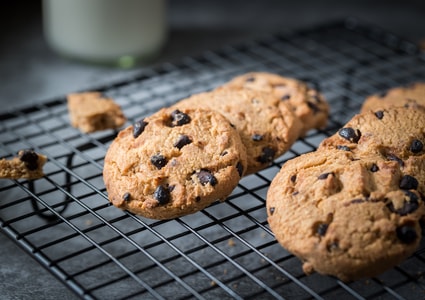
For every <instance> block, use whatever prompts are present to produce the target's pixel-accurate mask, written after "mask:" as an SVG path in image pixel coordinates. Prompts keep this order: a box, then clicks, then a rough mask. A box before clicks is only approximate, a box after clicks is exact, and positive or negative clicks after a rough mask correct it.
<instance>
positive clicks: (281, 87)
mask: <svg viewBox="0 0 425 300" xmlns="http://www.w3.org/2000/svg"><path fill="white" fill-rule="evenodd" d="M222 88H225V89H236V90H241V89H244V90H247V89H248V90H256V91H262V92H265V93H269V94H273V95H274V96H275V97H277V98H278V99H280V100H281V101H284V102H287V103H288V104H289V105H290V107H291V109H292V110H293V111H294V113H295V115H296V116H297V117H298V118H299V119H300V120H301V122H302V125H303V129H302V131H301V136H304V135H305V134H306V133H307V131H309V130H310V129H314V128H316V129H318V128H324V127H325V126H326V124H327V119H328V115H329V105H328V103H327V102H326V101H325V99H324V97H323V95H322V94H321V93H319V92H318V91H317V90H315V89H314V88H310V87H309V86H308V85H307V84H306V83H304V82H303V81H300V80H297V79H294V78H288V77H282V76H280V75H277V74H272V73H266V72H251V73H247V74H244V75H240V76H237V77H235V78H233V79H232V80H230V81H229V82H228V83H226V84H224V85H223V86H222V87H220V88H219V89H222Z"/></svg>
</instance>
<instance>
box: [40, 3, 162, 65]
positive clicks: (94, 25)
mask: <svg viewBox="0 0 425 300" xmlns="http://www.w3.org/2000/svg"><path fill="white" fill-rule="evenodd" d="M165 1H166V0H43V22H44V24H43V25H44V34H45V38H46V40H47V43H48V44H49V45H50V47H51V48H52V49H54V50H55V51H56V52H58V53H59V54H61V55H63V56H67V57H70V58H75V59H79V60H83V61H88V62H93V63H101V64H110V65H112V64H113V65H117V66H120V67H131V66H133V65H134V64H135V63H136V62H138V61H145V60H150V59H152V58H153V57H155V56H156V55H158V53H159V51H160V50H161V47H162V46H163V44H164V42H165V39H166V35H167V28H166V27H167V22H166V3H165Z"/></svg>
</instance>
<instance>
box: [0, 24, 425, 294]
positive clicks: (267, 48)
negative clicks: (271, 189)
mask: <svg viewBox="0 0 425 300" xmlns="http://www.w3.org/2000/svg"><path fill="white" fill-rule="evenodd" d="M249 71H268V72H275V73H278V74H281V75H284V76H289V77H295V78H299V79H302V80H305V81H307V82H308V83H310V84H312V85H315V86H316V87H317V88H319V89H320V90H321V91H322V93H323V94H324V95H325V97H326V98H327V100H328V101H329V102H330V104H331V108H332V113H331V116H330V120H329V126H328V127H327V128H326V129H325V130H321V131H315V130H313V131H310V132H309V133H308V134H307V136H306V137H305V138H302V139H299V140H298V141H297V142H296V143H295V144H294V146H293V147H292V148H291V150H290V151H289V152H287V153H286V154H285V155H283V156H282V157H280V158H278V159H277V160H276V161H275V162H274V163H273V164H272V165H270V167H268V168H266V169H265V170H263V171H261V172H259V173H257V174H253V175H250V176H247V177H245V178H243V179H242V180H241V181H240V184H239V185H238V187H237V188H236V189H235V190H234V191H233V193H232V195H231V196H230V197H229V198H228V199H227V200H226V201H225V202H223V203H215V204H213V205H211V206H210V207H208V208H206V209H205V210H203V211H201V212H198V213H196V214H193V215H189V216H185V217H182V218H178V219H174V220H168V221H157V220H149V219H144V218H141V217H138V216H135V215H132V214H130V213H128V212H125V211H121V210H119V209H117V208H115V207H113V206H111V205H110V204H109V202H108V200H107V195H106V191H105V187H104V184H103V180H102V166H103V157H104V155H105V152H106V150H107V148H108V145H109V144H110V142H111V141H112V140H113V138H114V137H115V135H116V132H114V131H112V130H111V131H102V132H97V133H93V134H83V133H81V132H79V131H78V130H77V129H75V128H72V127H71V126H70V125H69V117H68V112H67V107H66V100H65V98H60V99H56V100H53V101H49V102H46V103H41V104H36V105H34V106H31V107H28V108H24V109H21V110H13V111H10V112H7V113H2V114H0V121H1V123H0V157H5V158H11V157H12V156H13V155H15V154H16V152H17V151H18V150H20V149H25V148H33V149H35V150H36V151H38V152H40V153H43V154H45V155H47V156H48V162H47V164H46V165H45V168H44V171H45V176H44V177H43V178H41V179H38V180H35V181H27V180H2V181H0V199H1V200H0V228H1V230H2V232H3V233H4V234H6V235H7V236H9V237H10V238H11V239H12V240H13V241H15V242H16V243H17V244H18V245H19V246H21V247H22V248H23V249H24V250H25V251H26V252H27V253H28V254H29V255H30V256H31V257H33V258H34V259H35V260H36V261H38V262H39V263H40V264H41V265H42V266H44V267H45V268H46V269H47V270H49V271H50V272H51V273H52V274H53V275H54V276H56V277H57V278H58V280H60V281H61V282H62V283H63V284H65V285H66V286H67V287H69V288H70V289H71V290H72V291H74V292H75V294H77V295H78V296H80V297H81V298H85V299H111V298H113V299H140V298H143V299H192V298H199V299H217V298H221V299H257V298H261V299H274V298H276V299H286V298H287V299H311V298H317V299H325V298H326V299H350V298H354V299H365V298H367V299H393V298H395V299H404V298H409V299H423V298H424V297H425V277H424V272H425V243H424V242H422V243H421V246H420V247H419V249H418V250H417V252H416V253H415V254H414V255H413V256H411V257H410V258H409V259H407V260H406V261H405V262H403V263H402V264H401V265H400V266H397V267H395V268H393V269H392V270H389V271H388V272H386V273H384V274H382V275H381V276H379V277H377V278H369V279H365V280H361V281H356V282H351V283H343V282H341V281H339V280H337V279H335V278H331V277H328V276H322V275H319V274H313V275H310V276H306V275H305V274H303V272H302V270H301V263H300V261H299V260H298V259H297V258H296V257H294V256H293V255H291V254H290V253H288V252H287V251H286V250H285V249H283V248H282V247H281V246H280V245H279V244H278V243H277V242H276V241H275V239H274V237H273V234H272V232H271V231H270V229H269V227H268V224H267V220H266V210H265V197H266V192H267V188H268V186H269V184H270V181H271V180H272V179H273V177H274V175H275V174H276V173H277V172H278V171H279V169H280V167H281V165H282V164H283V163H284V162H285V161H286V160H288V159H291V158H293V157H295V156H298V155H300V154H302V153H305V152H309V151H312V150H314V149H315V147H316V146H317V145H318V144H319V143H320V141H321V140H323V139H324V138H325V137H327V136H329V135H331V134H333V133H334V132H335V131H336V130H337V129H338V128H339V127H341V126H342V124H344V123H345V122H346V121H347V120H349V119H350V118H351V117H352V116H353V115H354V114H355V113H356V112H358V110H359V107H360V105H361V103H362V101H363V99H364V98H365V97H366V96H367V95H370V94H372V93H376V92H380V91H384V90H386V89H388V88H390V87H393V86H398V85H402V84H407V83H410V82H414V81H418V80H423V79H424V78H425V55H424V54H423V53H421V52H420V51H419V50H418V49H417V48H416V46H415V45H414V44H412V43H409V42H407V41H404V40H402V39H400V38H398V37H396V36H394V35H392V34H390V33H387V32H385V31H383V30H381V29H379V28H376V27H373V26H369V25H364V24H359V23H358V22H357V21H356V20H354V19H349V20H345V21H343V22H337V23H333V24H328V25H325V26H322V27H319V28H315V29H312V30H306V31H298V32H294V33H283V34H277V35H272V36H269V37H265V38H264V39H262V40H260V41H249V42H247V43H244V44H241V45H237V46H228V47H224V48H222V49H220V50H218V51H211V52H206V53H204V54H203V55H201V56H199V57H196V58H192V57H187V58H185V59H183V60H182V61H181V62H180V63H178V64H164V65H162V66H161V67H158V68H154V69H151V70H147V71H144V72H143V73H141V74H140V75H138V76H136V77H134V78H131V79H129V80H127V81H125V82H120V83H117V84H114V85H110V86H106V87H103V88H102V89H100V90H101V91H102V92H103V93H104V94H106V95H108V96H111V97H113V98H114V99H115V100H116V101H117V102H118V103H119V104H120V105H121V106H122V108H123V110H124V113H125V114H126V116H127V117H128V119H129V124H130V123H132V122H135V121H136V120H139V119H141V118H143V117H145V116H148V115H150V114H151V113H153V112H155V111H156V110H158V109H159V108H161V107H163V106H168V105H170V104H172V103H174V102H176V101H178V100H179V99H181V98H184V97H187V96H189V95H190V94H194V93H198V92H202V91H206V90H209V89H212V88H214V87H216V86H218V85H220V84H221V83H224V82H225V81H227V80H229V79H230V78H232V77H233V76H236V75H238V74H241V73H245V72H249Z"/></svg>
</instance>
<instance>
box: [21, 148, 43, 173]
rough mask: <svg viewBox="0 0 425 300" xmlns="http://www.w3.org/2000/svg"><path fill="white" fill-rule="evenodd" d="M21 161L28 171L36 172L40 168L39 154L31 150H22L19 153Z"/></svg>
mask: <svg viewBox="0 0 425 300" xmlns="http://www.w3.org/2000/svg"><path fill="white" fill-rule="evenodd" d="M18 155H19V159H20V160H21V161H22V162H24V163H25V166H26V167H27V168H28V170H31V171H34V170H37V168H38V163H37V162H38V154H37V153H35V152H34V151H33V150H31V149H26V150H21V151H19V153H18Z"/></svg>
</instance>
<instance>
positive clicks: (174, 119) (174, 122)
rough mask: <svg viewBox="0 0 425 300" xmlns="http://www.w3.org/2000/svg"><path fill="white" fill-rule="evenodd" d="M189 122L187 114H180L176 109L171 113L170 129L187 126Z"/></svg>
mask: <svg viewBox="0 0 425 300" xmlns="http://www.w3.org/2000/svg"><path fill="white" fill-rule="evenodd" d="M190 121H191V119H190V117H189V115H188V114H185V113H183V112H181V111H180V110H178V109H176V110H175V111H173V112H172V113H171V127H175V126H182V125H184V124H188V123H189V122H190Z"/></svg>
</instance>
